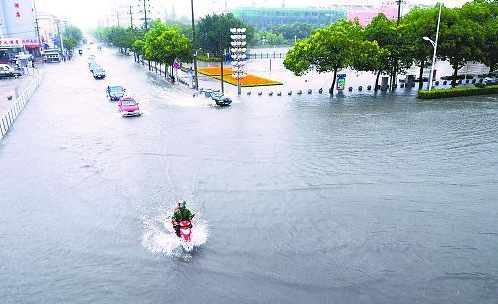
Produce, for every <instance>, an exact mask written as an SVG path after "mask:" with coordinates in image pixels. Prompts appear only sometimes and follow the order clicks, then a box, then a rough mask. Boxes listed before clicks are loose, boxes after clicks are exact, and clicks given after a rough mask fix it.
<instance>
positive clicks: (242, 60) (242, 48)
mask: <svg viewBox="0 0 498 304" xmlns="http://www.w3.org/2000/svg"><path fill="white" fill-rule="evenodd" d="M230 32H232V35H230V38H231V39H232V42H231V43H230V44H231V45H232V48H231V52H232V69H233V71H234V73H233V74H232V77H233V78H235V79H237V92H238V94H239V95H240V94H241V88H240V80H241V79H242V78H245V77H246V76H247V74H246V71H245V64H246V58H247V55H246V50H247V49H246V38H247V36H246V35H245V32H246V28H231V29H230Z"/></svg>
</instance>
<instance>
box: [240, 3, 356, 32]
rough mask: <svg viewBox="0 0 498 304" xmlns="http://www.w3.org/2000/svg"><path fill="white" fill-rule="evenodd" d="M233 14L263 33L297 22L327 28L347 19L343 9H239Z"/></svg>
mask: <svg viewBox="0 0 498 304" xmlns="http://www.w3.org/2000/svg"><path fill="white" fill-rule="evenodd" d="M232 13H233V15H234V16H235V17H237V18H239V19H240V20H242V21H243V22H244V23H246V24H248V25H252V26H254V27H256V28H257V29H258V30H263V31H266V30H271V29H272V28H274V27H276V26H279V25H286V24H293V23H296V22H298V23H308V24H310V25H314V26H327V25H330V24H332V23H334V22H336V21H338V20H340V19H345V18H346V17H347V12H346V11H345V10H343V9H328V8H268V7H238V8H235V9H234V10H232Z"/></svg>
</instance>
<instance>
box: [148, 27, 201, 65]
mask: <svg viewBox="0 0 498 304" xmlns="http://www.w3.org/2000/svg"><path fill="white" fill-rule="evenodd" d="M191 49H192V46H191V43H190V40H189V39H188V38H187V37H185V36H184V35H182V34H180V33H179V32H178V30H177V28H175V27H173V26H168V25H166V24H164V23H162V22H160V21H156V22H155V23H154V25H153V26H152V28H151V29H150V30H149V31H148V32H147V34H145V42H144V45H143V54H144V57H145V58H146V59H148V60H153V61H156V62H161V63H164V64H167V65H171V64H172V63H173V62H174V60H175V59H178V60H179V61H181V62H185V61H190V60H191V57H192V54H191Z"/></svg>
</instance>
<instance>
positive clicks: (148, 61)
mask: <svg viewBox="0 0 498 304" xmlns="http://www.w3.org/2000/svg"><path fill="white" fill-rule="evenodd" d="M147 63H148V64H149V71H150V70H151V68H150V60H147Z"/></svg>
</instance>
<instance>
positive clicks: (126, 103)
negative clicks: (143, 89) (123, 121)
mask: <svg viewBox="0 0 498 304" xmlns="http://www.w3.org/2000/svg"><path fill="white" fill-rule="evenodd" d="M118 106H119V112H120V113H122V114H123V116H140V108H139V107H138V102H136V100H135V99H133V98H132V97H121V98H120V99H119V101H118Z"/></svg>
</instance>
